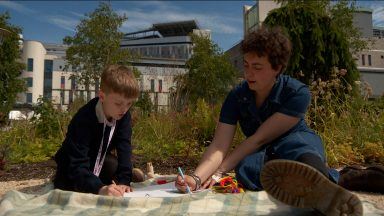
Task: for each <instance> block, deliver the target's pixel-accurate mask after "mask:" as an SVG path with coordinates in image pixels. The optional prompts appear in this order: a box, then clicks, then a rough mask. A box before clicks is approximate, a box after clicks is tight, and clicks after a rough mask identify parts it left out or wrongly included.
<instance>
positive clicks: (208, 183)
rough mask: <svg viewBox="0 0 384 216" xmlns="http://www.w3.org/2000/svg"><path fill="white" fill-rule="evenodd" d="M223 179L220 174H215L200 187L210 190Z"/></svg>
mask: <svg viewBox="0 0 384 216" xmlns="http://www.w3.org/2000/svg"><path fill="white" fill-rule="evenodd" d="M222 177H223V174H222V173H221V172H216V173H215V174H213V175H212V176H211V177H210V178H208V179H207V180H206V181H205V182H204V183H203V184H202V185H201V187H202V188H204V189H206V188H211V187H212V186H213V185H214V184H216V183H218V182H219V180H220V178H222Z"/></svg>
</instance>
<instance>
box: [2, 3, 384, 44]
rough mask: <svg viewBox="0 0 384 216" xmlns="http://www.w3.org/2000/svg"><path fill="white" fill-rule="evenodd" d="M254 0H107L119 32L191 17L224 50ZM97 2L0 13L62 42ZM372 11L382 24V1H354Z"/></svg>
mask: <svg viewBox="0 0 384 216" xmlns="http://www.w3.org/2000/svg"><path fill="white" fill-rule="evenodd" d="M254 3H255V1H176V0H174V1H111V5H112V8H113V9H114V10H115V11H116V12H117V13H119V14H123V13H125V14H126V15H127V16H128V21H126V22H125V23H124V25H123V27H122V28H121V30H122V31H123V32H130V31H136V30H141V29H145V28H148V27H150V26H151V25H152V24H153V23H160V22H169V21H181V20H190V19H195V20H196V21H197V22H198V24H199V26H200V28H202V29H210V30H211V32H212V39H213V40H214V41H215V42H216V43H217V44H218V45H219V46H220V47H221V48H222V49H223V50H227V49H229V48H230V47H231V46H232V45H234V44H236V43H237V42H238V41H240V40H241V38H242V37H243V16H242V10H243V5H253V4H254ZM98 4H99V1H3V0H0V13H3V12H5V11H9V12H10V14H11V20H10V22H11V23H12V24H14V25H17V26H19V27H21V28H22V29H23V36H24V39H26V40H38V41H41V42H45V43H62V39H63V38H64V37H65V36H67V35H69V36H72V35H73V34H74V32H75V27H76V25H77V24H78V23H79V21H80V19H81V18H84V14H85V13H90V12H92V11H93V10H94V9H95V8H97V6H98ZM358 4H359V5H361V6H364V7H367V8H371V9H372V10H373V24H374V25H376V26H380V27H384V1H358Z"/></svg>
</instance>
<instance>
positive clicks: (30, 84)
mask: <svg viewBox="0 0 384 216" xmlns="http://www.w3.org/2000/svg"><path fill="white" fill-rule="evenodd" d="M26 81H27V87H32V86H33V78H32V77H27V78H26Z"/></svg>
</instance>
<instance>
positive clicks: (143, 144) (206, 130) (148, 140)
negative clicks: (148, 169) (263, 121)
mask: <svg viewBox="0 0 384 216" xmlns="http://www.w3.org/2000/svg"><path fill="white" fill-rule="evenodd" d="M342 74H343V73H342V72H340V71H338V70H335V73H334V75H333V78H332V79H331V80H329V81H322V80H316V81H315V82H313V83H312V85H311V87H310V88H311V92H312V103H311V105H310V107H309V109H308V113H307V116H306V120H307V122H308V124H309V125H310V127H311V128H312V129H314V130H315V131H316V132H317V133H318V134H319V135H320V136H321V137H322V139H323V141H324V145H325V150H326V153H327V158H328V163H329V164H330V165H331V166H340V165H345V164H370V163H382V164H384V133H383V132H384V98H381V99H377V100H374V101H370V100H368V99H367V98H368V96H369V94H370V91H371V90H370V89H369V87H368V86H366V85H365V84H360V85H361V87H362V92H363V93H362V94H360V93H356V91H354V90H353V89H352V87H351V86H348V85H345V82H344V81H343V76H342ZM82 104H84V102H81V103H79V102H78V103H77V105H76V106H74V107H72V108H71V109H70V111H68V112H62V111H58V110H52V109H51V107H50V106H44V107H45V108H44V109H43V112H41V113H44V114H43V115H44V118H41V119H44V121H42V122H39V121H31V122H29V121H23V122H18V123H15V124H13V125H12V127H11V129H9V130H7V131H4V130H0V159H1V158H2V156H4V159H5V160H6V161H8V162H11V163H20V162H36V161H42V160H47V159H48V158H50V157H51V156H52V155H54V153H55V152H56V150H57V149H58V148H59V147H60V145H61V142H62V140H63V139H64V135H65V132H66V127H67V125H68V123H69V120H70V119H71V117H72V116H73V114H74V113H75V112H76V110H77V109H78V108H79V107H80V106H81V105H82ZM220 107H221V105H217V106H209V105H208V104H207V103H206V102H204V101H203V100H199V101H198V103H197V104H196V106H195V107H194V108H186V109H185V110H183V111H181V112H175V111H168V112H153V113H150V114H149V115H148V113H146V112H141V110H139V108H138V107H135V108H134V109H133V110H132V116H133V119H134V127H133V136H132V145H133V147H134V150H133V153H134V155H135V156H136V157H137V158H139V160H141V161H159V160H163V161H164V160H167V159H168V158H170V157H174V156H179V157H183V158H187V159H190V160H195V161H198V160H199V159H200V157H201V155H202V153H203V152H204V150H205V148H206V147H207V146H208V145H209V144H210V142H211V140H212V138H213V134H214V131H215V127H216V124H217V122H218V117H219V112H220ZM56 123H57V124H56ZM242 140H244V136H243V135H242V133H241V132H240V130H239V129H238V130H237V133H236V136H235V138H234V142H233V145H234V146H235V145H237V144H238V143H240V142H241V141H242Z"/></svg>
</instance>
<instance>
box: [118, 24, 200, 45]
mask: <svg viewBox="0 0 384 216" xmlns="http://www.w3.org/2000/svg"><path fill="white" fill-rule="evenodd" d="M193 29H200V28H199V26H198V25H197V23H196V21H195V20H187V21H178V22H167V23H156V24H153V25H152V27H151V28H148V29H145V30H140V31H136V32H129V33H126V34H124V39H126V40H137V39H144V38H159V37H172V36H187V35H188V34H190V33H191V32H193Z"/></svg>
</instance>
